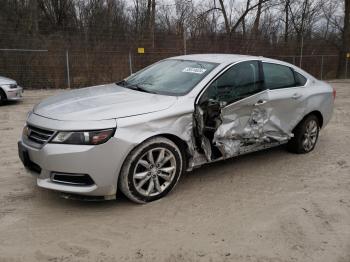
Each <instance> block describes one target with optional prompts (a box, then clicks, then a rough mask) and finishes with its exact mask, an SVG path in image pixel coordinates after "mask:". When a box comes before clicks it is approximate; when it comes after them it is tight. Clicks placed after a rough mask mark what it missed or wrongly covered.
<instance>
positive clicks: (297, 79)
mask: <svg viewBox="0 0 350 262" xmlns="http://www.w3.org/2000/svg"><path fill="white" fill-rule="evenodd" d="M294 74H295V82H296V85H297V86H303V85H305V84H306V81H307V79H306V77H305V76H303V75H302V74H299V73H298V72H295V71H294Z"/></svg>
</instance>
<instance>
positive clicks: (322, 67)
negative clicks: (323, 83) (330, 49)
mask: <svg viewBox="0 0 350 262" xmlns="http://www.w3.org/2000/svg"><path fill="white" fill-rule="evenodd" d="M321 80H323V56H321Z"/></svg>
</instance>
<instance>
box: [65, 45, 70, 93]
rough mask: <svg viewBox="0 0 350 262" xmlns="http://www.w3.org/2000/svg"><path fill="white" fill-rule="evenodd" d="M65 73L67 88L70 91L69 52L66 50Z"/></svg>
mask: <svg viewBox="0 0 350 262" xmlns="http://www.w3.org/2000/svg"><path fill="white" fill-rule="evenodd" d="M66 72H67V86H68V89H70V69H69V52H68V50H66Z"/></svg>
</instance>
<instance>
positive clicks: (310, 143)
mask: <svg viewBox="0 0 350 262" xmlns="http://www.w3.org/2000/svg"><path fill="white" fill-rule="evenodd" d="M317 135H318V125H317V122H316V121H315V120H313V119H312V120H310V121H309V122H308V123H307V125H306V128H305V133H304V136H303V142H302V145H303V147H304V149H305V151H307V152H308V151H310V150H312V148H313V147H314V146H315V144H316V141H317Z"/></svg>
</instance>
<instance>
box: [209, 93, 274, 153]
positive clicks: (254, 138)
mask: <svg viewBox="0 0 350 262" xmlns="http://www.w3.org/2000/svg"><path fill="white" fill-rule="evenodd" d="M267 104H268V90H264V91H262V92H259V93H257V94H254V95H252V96H249V97H247V98H244V99H242V100H239V101H237V102H235V103H233V104H230V105H227V106H226V107H224V108H222V109H221V115H220V117H221V121H222V122H221V125H220V126H219V127H218V128H217V130H216V132H215V134H214V139H213V143H214V145H215V146H217V147H218V148H219V150H220V151H221V153H222V154H223V157H224V158H227V157H231V156H234V155H238V154H239V152H240V149H241V147H242V146H244V145H249V144H254V143H262V142H264V141H268V139H266V138H265V135H264V130H265V125H266V124H267V122H268V113H269V112H268V110H267V108H266V105H267Z"/></svg>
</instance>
